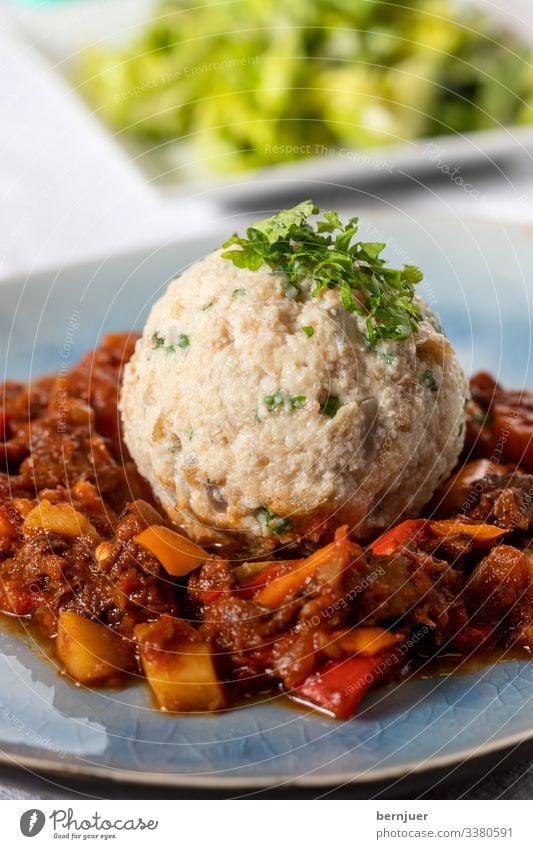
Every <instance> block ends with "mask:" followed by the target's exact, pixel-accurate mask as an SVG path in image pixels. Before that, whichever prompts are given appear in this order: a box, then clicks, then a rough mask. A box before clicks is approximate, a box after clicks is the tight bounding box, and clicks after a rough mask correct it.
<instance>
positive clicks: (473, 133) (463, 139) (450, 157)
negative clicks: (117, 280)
mask: <svg viewBox="0 0 533 849" xmlns="http://www.w3.org/2000/svg"><path fill="white" fill-rule="evenodd" d="M0 56H1V60H2V65H3V73H2V75H1V79H0V86H1V88H2V91H1V93H0V97H1V102H2V113H3V132H2V138H1V140H0V144H1V145H2V152H1V156H0V191H1V193H2V204H1V209H2V212H1V215H2V225H1V231H0V277H4V278H5V277H9V276H12V275H14V274H21V273H28V272H29V271H31V270H33V269H35V268H43V267H44V268H49V267H51V266H54V265H63V264H65V263H70V262H75V261H78V260H80V259H85V258H87V257H94V256H99V255H102V256H104V255H105V254H106V252H108V251H110V250H112V251H115V252H116V251H119V252H120V251H124V252H127V251H128V250H130V249H131V248H132V247H139V246H145V245H149V244H152V243H153V244H159V243H161V242H165V241H166V240H170V239H174V238H179V237H180V236H183V237H187V235H188V234H190V233H197V232H198V229H199V228H201V229H203V230H208V229H209V228H210V227H214V226H215V224H216V223H217V222H219V221H220V219H221V218H227V217H228V216H230V217H234V216H239V215H240V214H243V213H247V212H257V211H258V210H261V211H264V210H271V209H275V208H279V207H280V206H282V205H283V204H284V203H289V202H292V201H293V200H294V199H301V198H302V197H304V196H305V197H307V196H309V195H312V196H313V197H314V198H316V199H317V200H319V201H322V200H323V198H325V197H327V198H328V201H327V202H328V204H329V205H337V206H338V207H339V208H340V209H343V208H346V209H348V208H349V209H350V210H353V209H354V208H356V209H357V210H364V209H365V208H367V207H376V206H377V207H379V206H383V205H385V206H388V207H390V206H393V207H401V208H403V209H405V208H407V207H409V206H410V205H411V204H414V205H416V206H418V207H420V206H424V205H429V206H431V207H432V208H433V209H435V208H438V207H439V206H441V207H442V206H445V207H446V208H450V207H452V208H458V209H461V210H464V209H466V210H471V212H472V214H473V215H489V216H491V217H499V218H502V217H504V218H516V219H517V220H520V221H526V223H532V224H533V171H532V168H531V155H532V152H533V61H532V60H533V7H532V5H531V2H530V0H492V2H490V0H477V2H466V1H465V0H455V1H454V0H404V1H403V2H380V0H315V2H309V0H291V2H287V0H210V1H209V2H208V0H197V2H195V3H191V2H179V0H164V2H161V0H159V2H157V0H93V2H88V0H55V2H51V0H50V2H42V0H41V2H30V0H0Z"/></svg>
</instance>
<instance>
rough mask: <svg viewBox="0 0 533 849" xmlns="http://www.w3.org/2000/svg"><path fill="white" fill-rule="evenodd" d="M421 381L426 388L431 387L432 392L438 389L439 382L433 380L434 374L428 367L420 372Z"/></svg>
mask: <svg viewBox="0 0 533 849" xmlns="http://www.w3.org/2000/svg"><path fill="white" fill-rule="evenodd" d="M422 383H423V384H424V386H425V387H426V388H427V389H431V391H432V392H437V391H438V388H439V384H438V383H437V381H436V380H435V375H434V374H433V372H432V371H431V369H429V368H427V369H426V370H425V371H424V372H422Z"/></svg>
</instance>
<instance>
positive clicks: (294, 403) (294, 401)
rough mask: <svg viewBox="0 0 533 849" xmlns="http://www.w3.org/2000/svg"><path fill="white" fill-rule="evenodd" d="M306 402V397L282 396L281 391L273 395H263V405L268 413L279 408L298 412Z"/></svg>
mask: <svg viewBox="0 0 533 849" xmlns="http://www.w3.org/2000/svg"><path fill="white" fill-rule="evenodd" d="M306 401H307V395H287V396H286V395H284V394H283V392H282V391H281V389H278V391H277V392H274V394H273V395H265V397H264V398H263V404H265V406H266V408H267V410H268V412H269V413H273V412H274V411H275V410H277V409H279V407H287V409H288V410H300V409H301V408H302V407H303V405H304V404H305V402H306Z"/></svg>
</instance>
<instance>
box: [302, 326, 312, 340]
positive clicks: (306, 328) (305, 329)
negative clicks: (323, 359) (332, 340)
mask: <svg viewBox="0 0 533 849" xmlns="http://www.w3.org/2000/svg"><path fill="white" fill-rule="evenodd" d="M302 330H303V332H304V333H305V335H306V336H307V337H308V338H309V339H310V338H311V336H312V335H313V334H314V332H315V328H314V327H311V325H310V324H308V325H306V326H303V327H302Z"/></svg>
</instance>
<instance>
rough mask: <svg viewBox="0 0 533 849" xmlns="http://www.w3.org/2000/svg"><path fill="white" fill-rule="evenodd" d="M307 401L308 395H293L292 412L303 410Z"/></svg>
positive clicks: (291, 401)
mask: <svg viewBox="0 0 533 849" xmlns="http://www.w3.org/2000/svg"><path fill="white" fill-rule="evenodd" d="M306 401H307V395H291V397H290V398H289V406H290V408H291V410H301V409H302V407H303V405H304V404H305V402H306Z"/></svg>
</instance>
